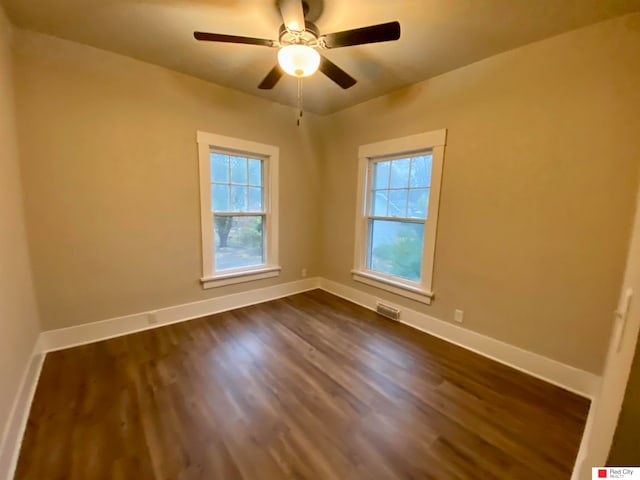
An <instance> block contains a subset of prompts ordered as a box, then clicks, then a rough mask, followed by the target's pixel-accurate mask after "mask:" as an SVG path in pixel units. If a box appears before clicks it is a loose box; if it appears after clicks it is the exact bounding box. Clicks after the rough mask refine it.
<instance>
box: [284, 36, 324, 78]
mask: <svg viewBox="0 0 640 480" xmlns="http://www.w3.org/2000/svg"><path fill="white" fill-rule="evenodd" d="M278 63H279V64H280V67H282V70H284V71H285V72H286V73H287V74H289V75H291V76H293V77H298V78H300V77H308V76H309V75H313V74H314V73H315V72H316V71H317V70H318V67H319V66H320V54H319V53H318V52H317V51H316V50H315V49H314V48H312V47H309V46H307V45H300V44H297V45H287V46H286V47H282V48H281V49H280V51H279V52H278Z"/></svg>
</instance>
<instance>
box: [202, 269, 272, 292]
mask: <svg viewBox="0 0 640 480" xmlns="http://www.w3.org/2000/svg"><path fill="white" fill-rule="evenodd" d="M280 270H282V267H260V268H256V269H254V270H245V271H242V272H232V273H220V274H218V275H214V276H211V277H205V278H201V279H200V282H201V283H202V288H216V287H224V286H225V285H234V284H236V283H244V282H252V281H254V280H262V279H265V278H271V277H277V276H278V275H280Z"/></svg>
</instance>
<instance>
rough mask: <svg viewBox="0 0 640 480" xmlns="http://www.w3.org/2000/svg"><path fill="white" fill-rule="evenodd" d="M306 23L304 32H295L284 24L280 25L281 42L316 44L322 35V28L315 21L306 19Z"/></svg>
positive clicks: (279, 36)
mask: <svg viewBox="0 0 640 480" xmlns="http://www.w3.org/2000/svg"><path fill="white" fill-rule="evenodd" d="M304 23H305V25H304V28H305V30H304V32H293V31H290V30H289V29H287V27H286V26H285V25H284V24H282V25H280V33H279V35H278V40H279V41H280V44H281V45H294V44H296V43H300V44H302V45H308V46H316V45H317V44H318V38H319V37H320V30H319V29H318V27H316V25H315V23H313V22H309V21H305V22H304Z"/></svg>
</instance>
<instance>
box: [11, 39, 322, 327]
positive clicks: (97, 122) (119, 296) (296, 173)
mask: <svg viewBox="0 0 640 480" xmlns="http://www.w3.org/2000/svg"><path fill="white" fill-rule="evenodd" d="M211 61H212V62H213V61H214V59H212V60H211ZM15 68H16V79H17V82H16V84H17V103H18V107H19V108H18V110H19V115H18V118H19V126H20V129H19V130H20V142H21V161H22V166H23V171H24V183H25V198H26V212H27V223H28V227H29V233H30V237H29V244H30V250H31V252H32V256H33V262H34V266H35V268H34V276H35V282H36V289H37V294H38V299H39V304H40V311H41V317H42V323H43V327H44V328H45V329H53V328H59V327H65V326H69V325H77V324H81V323H85V322H91V321H96V320H102V319H106V318H111V317H115V316H120V315H125V314H132V313H136V312H140V311H146V310H150V309H156V308H161V307H164V306H170V305H177V304H181V303H185V302H191V301H196V300H200V299H205V298H208V297H213V296H217V295H222V294H228V293H233V292H239V291H243V290H245V289H247V288H258V287H263V286H267V285H272V284H275V283H279V282H287V281H292V280H297V279H299V278H300V272H301V269H302V268H305V267H306V268H307V269H308V273H309V275H317V274H318V273H319V260H318V255H317V252H318V251H319V245H318V242H319V239H320V238H319V237H320V236H319V228H320V226H319V224H318V222H317V219H316V212H317V210H318V184H317V176H318V175H317V161H316V160H315V157H314V154H313V152H314V149H313V147H312V143H311V140H310V134H311V128H312V125H313V123H314V122H315V121H316V120H317V119H316V118H314V117H313V116H312V115H305V118H304V122H303V124H302V126H301V128H297V127H296V114H295V110H293V109H291V108H288V107H284V106H281V105H277V104H274V103H271V102H267V101H265V100H261V99H259V98H257V97H252V96H249V95H245V94H241V93H238V92H234V91H232V90H229V89H225V88H222V87H219V86H216V85H212V84H209V83H206V82H204V81H201V80H197V79H195V78H192V77H189V76H186V75H183V74H178V73H175V72H172V71H169V70H166V69H164V68H160V67H157V66H153V65H150V64H146V63H142V62H140V61H137V60H133V59H130V58H127V57H123V56H119V55H116V54H112V53H108V52H105V51H101V50H98V49H95V48H91V47H86V46H83V45H80V44H77V43H72V42H69V41H65V40H60V39H56V38H53V37H48V36H44V35H40V34H35V33H30V32H21V33H19V36H18V39H17V42H16V49H15ZM196 130H203V131H207V132H212V133H217V134H221V135H228V136H234V137H238V138H243V139H248V140H252V141H257V142H262V143H268V144H273V145H278V146H279V147H280V205H281V207H280V262H281V265H282V274H281V275H280V277H278V278H276V279H269V280H262V281H258V282H252V283H251V284H240V285H234V286H231V287H225V288H219V289H211V290H203V289H202V288H201V286H200V283H199V278H200V276H201V246H200V214H199V197H198V185H199V183H198V159H197V148H196V143H195V135H196Z"/></svg>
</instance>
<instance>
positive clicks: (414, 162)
mask: <svg viewBox="0 0 640 480" xmlns="http://www.w3.org/2000/svg"><path fill="white" fill-rule="evenodd" d="M432 158H433V157H432V156H431V155H422V156H420V157H413V158H412V159H411V184H410V186H411V187H429V186H431V159H432Z"/></svg>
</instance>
